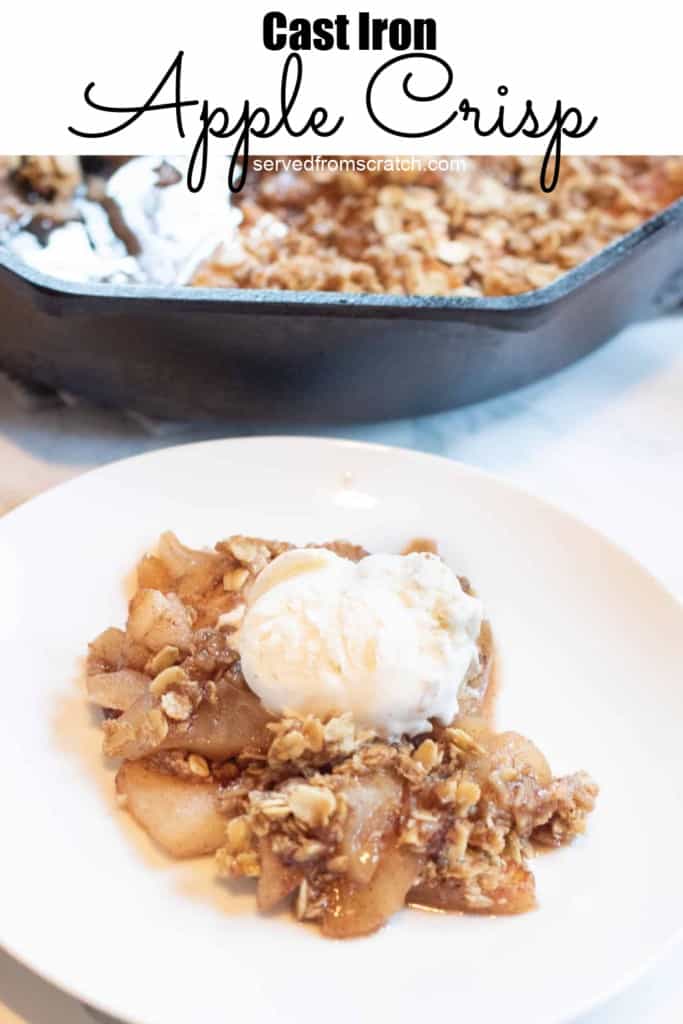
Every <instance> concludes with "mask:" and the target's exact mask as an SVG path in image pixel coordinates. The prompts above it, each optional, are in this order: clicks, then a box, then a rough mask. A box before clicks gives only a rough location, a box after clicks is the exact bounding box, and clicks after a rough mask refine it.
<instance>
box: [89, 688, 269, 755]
mask: <svg viewBox="0 0 683 1024" xmlns="http://www.w3.org/2000/svg"><path fill="white" fill-rule="evenodd" d="M215 688H216V690H215V701H212V700H211V699H209V698H208V697H206V696H205V697H204V698H203V699H202V701H201V703H200V704H199V707H198V708H197V710H196V711H194V712H192V714H191V715H190V716H189V718H187V719H186V720H184V721H174V720H173V719H169V718H168V717H167V716H166V715H165V714H164V712H163V710H162V704H161V699H160V698H159V697H158V696H156V695H155V694H153V693H151V692H150V691H149V690H148V691H147V692H145V693H144V694H143V695H142V696H141V697H140V698H139V699H138V700H136V701H135V703H134V704H133V705H131V707H129V708H128V710H127V711H125V712H124V714H122V715H121V716H120V717H119V718H115V719H112V720H110V721H108V722H105V723H104V752H105V754H107V755H108V756H109V757H123V758H126V759H127V760H137V759H138V758H141V757H147V756H148V755H149V754H153V753H156V751H158V750H183V751H186V752H187V753H193V754H201V755H202V757H207V758H209V759H211V760H219V761H225V760H227V759H228V758H230V757H234V756H235V754H239V753H240V752H241V751H242V750H244V748H245V747H251V748H254V749H256V750H259V751H263V750H266V749H267V748H268V745H269V743H270V740H271V739H272V737H271V735H270V733H269V732H268V730H267V729H266V725H267V723H268V722H269V721H271V718H270V716H269V715H268V713H267V712H266V710H265V709H264V707H263V705H262V704H261V702H260V701H259V699H258V697H256V695H255V694H253V693H252V692H251V691H250V690H247V689H246V688H244V687H241V686H239V685H237V684H236V683H234V682H232V681H231V680H229V679H222V680H219V681H218V682H217V683H216V684H215Z"/></svg>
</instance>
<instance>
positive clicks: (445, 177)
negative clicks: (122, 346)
mask: <svg viewBox="0 0 683 1024" xmlns="http://www.w3.org/2000/svg"><path fill="white" fill-rule="evenodd" d="M539 164H540V158H536V157H507V156H505V157H503V156H496V157H472V158H470V159H469V160H468V161H467V169H466V171H465V172H464V173H456V172H450V173H447V172H436V171H428V170H423V171H420V170H415V171H410V172H398V171H397V172H362V173H361V172H357V171H356V172H339V173H334V172H331V171H318V172H300V173H297V174H294V173H292V172H285V171H279V172H272V173H261V174H260V175H258V174H256V173H255V172H254V171H251V172H250V175H249V178H248V181H247V184H246V186H245V188H244V190H243V191H242V192H241V193H240V194H239V195H237V196H236V197H235V198H234V202H235V203H236V205H237V206H239V208H240V210H241V212H242V215H243V221H242V224H241V225H240V227H239V229H238V232H237V236H236V238H235V239H234V240H232V241H230V242H228V241H227V240H226V242H225V243H224V244H223V245H222V246H221V247H219V249H218V250H217V251H216V252H215V253H214V255H213V256H212V257H211V258H210V259H209V260H207V261H206V262H205V263H204V264H203V265H202V266H201V267H200V268H199V270H198V272H197V274H196V275H195V278H194V280H193V284H195V285H197V286H202V287H226V288H276V289H289V290H297V291H343V292H367V293H388V294H395V295H462V296H494V295H516V294H518V293H520V292H527V291H531V290H533V289H536V288H542V287H543V286H544V285H547V284H550V283H551V282H552V281H554V280H555V279H556V278H557V277H559V276H560V275H561V274H563V273H565V271H567V270H569V269H571V268H572V267H575V266H577V265H578V264H579V263H582V262H584V261H585V260H586V259H588V258H589V257H590V256H593V255H595V254H596V253H597V252H599V251H600V250H601V249H603V248H604V247H605V246H606V245H609V243H610V242H613V241H615V240H616V239H617V238H619V237H621V236H622V235H625V234H626V233H627V232H629V231H631V230H633V228H635V227H637V226H638V225H639V224H641V223H643V221H645V220H647V219H648V218H649V217H651V216H652V215H653V214H655V213H657V212H658V211H659V210H661V209H663V208H664V207H665V206H668V205H669V204H670V203H672V202H674V201H675V200H676V199H678V198H680V197H681V196H683V157H680V156H677V157H673V156H672V157H655V156H595V157H576V156H575V157H568V156H565V157H564V158H563V166H562V174H561V176H560V181H559V184H558V186H557V188H556V189H555V190H554V191H553V192H552V193H550V194H547V195H546V194H544V193H543V192H541V191H540V189H539V185H538V178H539Z"/></svg>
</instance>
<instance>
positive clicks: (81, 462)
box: [0, 317, 683, 1024]
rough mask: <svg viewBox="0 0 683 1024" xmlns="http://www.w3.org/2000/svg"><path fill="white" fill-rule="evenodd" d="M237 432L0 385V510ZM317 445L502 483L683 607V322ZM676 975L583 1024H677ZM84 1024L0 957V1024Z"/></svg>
mask: <svg viewBox="0 0 683 1024" xmlns="http://www.w3.org/2000/svg"><path fill="white" fill-rule="evenodd" d="M239 432H240V431H230V430H229V429H226V428H224V429H223V430H207V429H197V428H194V429H192V428H190V427H183V426H182V425H176V426H171V427H166V428H165V429H164V430H162V431H158V432H156V433H150V432H149V430H147V429H145V428H144V427H143V426H142V425H140V424H139V423H137V422H135V421H134V420H131V419H130V418H129V417H125V416H124V415H119V414H114V413H107V412H103V411H100V410H95V409H88V408H85V407H83V406H80V405H79V406H76V407H74V408H68V407H67V408H42V409H35V408H32V409H31V408H24V407H22V404H21V403H20V402H19V403H18V402H17V400H16V396H15V395H14V393H13V389H12V388H11V387H10V386H9V385H8V384H6V383H5V382H2V381H0V510H2V509H3V508H7V507H10V506H11V505H13V504H16V503H18V502H19V501H22V500H24V499H26V498H28V497H30V496H31V495H32V494H35V493H37V492H38V491H40V490H42V489H44V488H46V487H49V486H51V485H52V484H54V483H56V482H58V481H59V480H62V479H66V478H67V477H69V476H73V475H74V474H76V473H80V472H82V471H83V470H85V469H87V468H89V467H91V466H96V465H99V464H101V463H104V462H108V461H111V460H112V459H116V458H122V457H124V456H127V455H131V454H135V453H138V452H141V451H148V450H150V449H153V448H156V447H162V446H165V445H168V444H175V443H180V442H185V441H189V440H196V439H200V438H204V437H213V436H221V435H224V434H226V433H239ZM280 432H286V431H280ZM317 433H321V434H329V435H335V436H336V435H339V436H345V437H353V438H358V439H363V440H371V441H382V442H385V443H387V444H396V445H404V446H406V447H411V448H417V449H419V450H421V451H427V452H432V453H438V454H442V455H446V456H449V457H451V458H455V459H460V460H462V461H464V462H469V463H472V464H474V465H477V466H481V467H482V468H485V469H488V470H491V471H493V472H495V473H499V474H501V475H503V476H506V477H508V478H509V479H511V480H513V481H515V482H516V483H518V484H520V485H522V486H523V487H525V488H526V489H527V490H529V491H533V492H534V493H536V494H538V495H540V496H542V497H544V498H546V499H548V500H550V501H553V502H555V503H556V504H559V505H561V506H563V507H564V508H566V509H567V510H568V511H570V512H573V513H574V514H575V515H577V516H579V517H581V518H582V519H584V520H585V521H586V522H588V523H590V524H591V525H592V526H594V527H596V528H597V529H599V530H601V531H602V532H603V533H605V534H607V535H608V536H610V537H611V538H612V539H613V540H615V541H616V542H617V543H619V544H620V545H621V546H622V547H624V548H625V549H627V550H628V551H629V552H631V553H632V554H633V555H634V556H636V557H637V558H638V559H639V560H640V561H641V562H643V563H644V565H646V566H647V567H648V568H649V569H650V570H651V571H652V572H653V573H654V574H655V575H657V576H659V577H660V579H661V580H662V581H663V582H664V583H665V584H666V585H667V586H668V587H669V588H670V590H672V591H673V592H674V593H676V594H677V595H678V596H679V598H681V599H682V600H683V544H682V542H681V523H683V317H677V318H676V317H671V318H667V319H662V320H658V321H653V322H651V323H648V324H644V325H640V326H638V327H634V328H630V329H629V330H628V331H625V332H624V333H623V334H621V335H620V336H619V337H618V338H616V339H614V340H613V341H612V342H610V344H609V345H607V346H605V347H604V348H603V349H601V350H600V351H599V352H597V353H595V354H594V355H592V356H590V357H588V358H587V359H585V360H584V361H583V362H582V363H580V364H578V365H576V366H574V367H571V368H570V369H568V370H565V371H563V372H562V373H561V374H558V375H557V376H555V377H553V378H551V379H550V380H546V381H542V382H540V383H538V384H535V385H532V386H531V387H528V388H526V389H524V390H522V391H518V392H515V393H514V394H512V395H509V396H505V397H502V398H499V399H494V400H492V401H489V402H485V403H482V404H480V405H478V406H474V407H472V408H469V409H463V410H458V411H455V412H452V413H443V414H440V415H438V416H431V417H425V418H423V419H420V420H409V421H400V422H395V423H390V424H382V425H368V426H358V427H354V428H348V427H346V428H344V429H343V430H336V429H334V428H330V427H327V428H321V429H320V430H319V431H317ZM682 968H683V948H679V949H677V950H673V951H672V952H670V953H669V954H668V955H667V957H666V958H665V959H664V960H663V961H662V962H661V963H660V964H659V965H657V966H655V967H654V968H652V969H651V970H650V971H649V972H648V974H647V975H646V976H645V977H644V978H643V979H642V980H641V981H640V982H638V983H637V984H636V985H634V986H633V987H632V988H631V989H630V990H628V991H627V992H625V993H624V994H622V995H621V996H619V997H618V998H617V999H616V1000H612V1001H611V1002H610V1003H609V1004H607V1005H606V1006H604V1007H603V1008H602V1009H600V1010H599V1011H596V1012H594V1013H593V1014H591V1015H589V1016H588V1017H586V1018H584V1019H583V1021H582V1024H607V1022H619V1024H636V1022H638V1024H640V1022H642V1021H644V1020H647V1021H648V1022H650V1024H673V1022H679V1021H680V1020H681V1019H683V970H682ZM88 1019H89V1018H88V1017H87V1016H86V1015H85V1013H84V1011H83V1010H82V1009H81V1008H80V1007H79V1006H78V1005H77V1004H76V1003H75V1002H73V1001H72V1000H70V999H68V998H67V997H65V996H63V995H62V994H61V993H58V992H56V991H55V990H54V989H51V988H50V987H49V986H48V985H46V984H45V983H44V982H41V981H39V980H38V979H36V978H34V977H33V976H32V975H31V974H30V973H29V972H28V971H25V970H24V969H23V968H20V967H19V966H18V965H16V964H14V962H13V961H11V959H10V958H9V957H7V956H4V955H2V954H0V1024H22V1022H25V1024H86V1021H87V1020H88ZM188 1024H190V1022H188ZM206 1024H209V1022H206Z"/></svg>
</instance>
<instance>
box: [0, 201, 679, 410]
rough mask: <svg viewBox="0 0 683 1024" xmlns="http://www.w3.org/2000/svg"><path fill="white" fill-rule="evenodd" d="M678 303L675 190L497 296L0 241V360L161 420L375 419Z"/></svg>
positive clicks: (506, 377) (584, 349) (479, 392)
mask: <svg viewBox="0 0 683 1024" xmlns="http://www.w3.org/2000/svg"><path fill="white" fill-rule="evenodd" d="M682 300H683V200H679V201H678V202H676V203H675V204H673V205H672V206H670V207H669V208H668V209H666V210H664V211H663V212H661V213H659V214H658V215H657V216H655V217H653V218H651V219H650V220H648V221H647V222H646V223H645V224H643V225H641V226H640V227H639V228H637V229H636V230H635V231H633V232H631V233H630V234H628V235H626V236H625V237H624V238H623V239H620V240H619V241H617V242H615V243H614V244H612V245H610V246H609V247H608V248H606V249H604V250H603V251H602V252H601V253H599V254H598V255H597V256H595V257H594V258H593V259H591V260H588V261H587V262H586V263H583V264H582V265H581V266H579V267H577V268H575V269H574V270H571V271H570V272H569V273H567V274H565V275H564V276H563V277H562V278H560V279H559V280H558V281H555V282H554V283H553V284H551V285H549V286H547V287H545V288H542V289H540V290H538V291H535V292H529V293H526V294H524V295H517V296H512V297H505V298H483V299H478V298H477V299H473V298H455V297H454V298H429V297H416V296H413V297H403V296H395V295H386V296H376V295H352V294H343V293H327V292H284V291H252V290H237V289H235V290H232V289H218V288H201V289H197V288H168V287H164V288H160V287H148V286H142V285H140V286H135V287H130V286H119V285H101V284H100V285H98V284H88V285H81V284H72V283H70V282H66V281H61V280H59V279H57V278H54V277H48V276H46V275H43V274H41V273H40V272H38V271H36V270H33V269H30V268H28V267H27V266H25V265H24V264H23V263H21V261H19V260H18V259H16V258H15V257H14V256H12V255H10V254H9V253H7V252H4V251H2V250H1V249H0V368H2V369H5V370H7V371H9V372H11V373H13V374H14V375H16V376H18V377H20V378H23V379H26V380H30V381H32V382H35V383H39V384H43V385H46V386H48V387H50V388H55V389H60V390H66V391H70V392H72V393H75V394H81V395H85V396H87V397H89V398H91V399H93V400H95V401H97V402H100V403H102V404H105V405H111V406H123V407H127V408H132V409H136V410H138V411H140V412H144V413H147V414H148V415H152V416H157V417H164V418H183V419H214V420H215V419H224V420H242V421H249V420H251V421H254V422H255V421H258V422H259V423H272V424H276V423H278V422H282V421H287V422H289V423H291V422H300V423H324V422H326V421H328V422H336V423H341V422H351V421H362V420H379V419H388V418H392V417H403V416H416V415H419V414H422V413H429V412H436V411H439V410H442V409H448V408H453V407H455V406H459V405H465V404H468V403H470V402H476V401H479V400H480V399H483V398H490V397H492V396H493V395H497V394H500V393H501V392H504V391H508V390H511V389H512V388H516V387H519V386H521V385H523V384H527V383H530V382H531V381H533V380H536V379H537V378H539V377H542V376H543V375H545V374H548V373H553V372H554V371H556V370H559V369H560V368H561V367H564V366H567V365H568V364H569V363H571V362H573V361H574V360H576V359H579V358H580V357H581V356H584V355H586V353H588V352H590V351H592V350H593V349H595V348H597V346H599V345H601V344H602V343H603V342H604V341H606V340H607V339H608V338H610V337H611V336H612V335H613V334H615V333H616V332H617V331H618V330H620V329H621V328H622V327H624V326H625V325H626V324H629V323H632V322H634V321H636V320H641V319H645V318H646V317H650V316H653V315H655V314H657V313H659V312H662V311H664V310H666V309H670V308H672V307H674V306H676V305H678V304H679V303H680V302H681V301H682Z"/></svg>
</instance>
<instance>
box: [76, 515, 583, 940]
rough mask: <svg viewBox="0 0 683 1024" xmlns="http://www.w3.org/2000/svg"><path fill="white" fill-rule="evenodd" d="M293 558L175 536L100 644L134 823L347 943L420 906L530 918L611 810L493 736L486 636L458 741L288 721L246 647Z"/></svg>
mask: <svg viewBox="0 0 683 1024" xmlns="http://www.w3.org/2000/svg"><path fill="white" fill-rule="evenodd" d="M310 547H311V548H312V549H318V548H325V549H327V550H328V551H332V552H333V553H334V554H335V555H338V556H340V558H342V559H348V560H350V561H352V562H354V563H358V564H359V565H360V563H362V562H363V560H364V559H365V558H366V557H367V555H368V553H367V552H366V551H365V550H364V549H363V548H362V547H359V546H357V545H355V544H351V543H348V542H340V541H337V542H333V543H331V544H327V545H311V546H310ZM416 547H417V548H418V550H424V549H425V547H427V549H428V550H432V551H433V550H434V546H433V545H432V544H431V542H429V543H428V544H425V542H420V543H419V544H418V545H413V546H411V547H410V548H409V549H408V550H410V551H411V552H414V551H415V549H416ZM291 548H292V546H291V545H289V544H285V543H281V542H274V541H268V540H263V539H258V538H252V537H246V536H232V537H229V538H228V539H226V540H223V541H220V542H219V543H218V544H216V546H215V549H214V550H213V551H197V550H191V549H189V548H186V547H184V546H183V545H182V544H181V543H180V542H179V541H178V539H177V538H176V537H175V536H174V535H173V534H170V533H167V534H164V535H163V536H162V537H161V539H160V542H159V547H158V551H157V553H156V554H152V555H147V556H145V557H144V558H143V559H142V561H141V562H140V564H139V565H138V570H137V589H136V592H135V594H134V596H133V598H132V600H131V601H130V605H129V613H128V620H127V623H126V628H125V630H120V629H116V628H110V629H107V630H105V631H104V632H103V633H102V634H101V635H100V636H98V637H97V638H96V639H95V640H94V641H93V642H92V644H91V645H90V649H89V657H88V663H87V689H88V695H89V698H90V700H91V701H93V702H94V703H95V704H97V705H99V706H100V707H101V708H102V709H103V722H102V727H103V731H104V752H105V754H106V755H107V756H109V757H114V758H118V759H121V765H120V767H119V769H118V772H117V776H116V789H117V792H118V795H119V799H120V802H121V804H122V806H125V807H126V808H127V809H128V810H129V811H130V813H131V815H132V816H133V818H135V820H136V821H137V822H138V823H139V824H140V825H141V826H142V828H143V829H145V830H146V831H147V833H148V834H149V835H150V836H151V838H152V839H153V840H155V841H156V842H157V843H158V844H159V845H160V846H161V847H162V848H163V849H164V850H165V851H167V852H168V853H169V854H170V855H171V856H174V857H195V856H200V855H205V854H214V855H215V857H216V863H217V869H218V873H219V874H220V875H221V876H223V877H225V878H227V879H235V878H253V879H255V884H256V897H257V901H258V906H259V908H260V909H261V910H262V911H270V910H273V909H275V908H277V907H279V906H280V905H282V904H285V903H287V902H289V903H290V904H291V905H292V907H293V910H294V913H295V915H296V917H297V918H299V919H300V920H304V921H313V922H316V923H318V924H319V925H320V927H321V930H322V932H323V933H324V934H325V935H327V936H331V937H339V938H341V937H351V936H356V935H362V934H367V933H370V932H372V931H375V930H376V929H377V928H379V927H380V926H381V925H382V924H383V923H384V922H385V921H386V920H387V919H388V918H389V917H390V916H391V915H392V914H393V913H394V912H395V911H397V910H399V909H400V908H401V907H402V906H404V905H405V904H406V903H407V904H414V905H418V906H423V907H431V908H439V909H442V910H459V911H467V912H472V913H495V914H500V913H519V912H522V911H526V910H529V909H531V908H532V907H534V905H535V888H534V878H533V875H532V873H531V870H530V867H529V861H530V859H531V857H532V856H533V853H534V851H535V849H537V848H538V847H548V846H559V845H561V844H564V843H568V842H570V841H571V840H572V839H573V838H574V837H575V836H577V835H579V834H581V833H582V832H583V831H584V829H585V825H586V819H587V816H588V814H589V813H590V811H591V810H592V809H593V806H594V803H595V799H596V796H597V792H598V790H597V786H596V784H595V783H594V782H593V781H592V779H591V778H590V777H589V776H588V775H587V774H586V773H584V772H578V773H576V774H573V775H569V776H564V777H560V778H558V777H554V776H553V774H552V772H551V770H550V768H549V766H548V762H547V761H546V759H545V757H544V756H543V754H542V753H541V752H540V751H539V750H538V748H537V747H536V746H534V744H533V743H531V742H530V741H529V740H527V739H525V738H524V737H523V736H521V735H519V734H518V733H514V732H497V731H496V730H495V729H494V727H493V724H492V709H493V707H492V706H493V698H494V696H495V685H494V661H495V658H494V644H493V638H492V633H491V629H490V627H489V624H488V622H486V621H484V622H483V623H482V625H481V628H480V631H479V635H478V639H477V644H476V646H477V649H478V657H477V659H476V663H474V664H473V665H472V666H471V668H470V670H468V672H467V674H466V676H465V678H464V679H463V682H462V684H461V685H460V688H459V692H458V708H459V710H458V714H457V715H456V717H455V718H454V720H453V721H451V722H450V723H448V724H442V723H440V722H439V721H437V720H433V721H432V723H431V729H430V730H429V731H427V732H424V733H422V734H420V735H416V736H410V737H407V736H401V737H399V738H397V739H393V740H392V739H387V738H385V737H383V736H381V735H378V733H377V732H375V731H373V730H372V729H369V728H364V727H362V726H361V725H359V724H358V722H357V721H355V720H354V717H353V715H352V714H351V713H349V712H345V713H343V712H331V713H330V714H328V715H320V716H318V715H313V714H303V713H296V712H294V711H292V712H289V711H288V712H285V713H283V714H280V715H276V714H273V713H271V712H269V711H268V710H267V709H266V708H265V707H264V706H263V705H262V704H261V702H260V701H259V699H258V697H257V696H256V694H255V693H254V692H253V691H252V690H251V689H250V688H249V687H248V685H247V683H246V680H245V678H244V674H243V672H242V667H241V662H240V653H239V632H240V626H241V624H242V622H243V619H244V617H245V609H246V602H247V599H248V596H249V593H250V588H252V587H254V584H255V581H257V580H258V578H259V576H260V574H261V573H262V572H263V571H264V569H265V568H266V567H268V566H269V565H270V564H271V563H272V562H273V560H274V559H276V558H277V557H278V556H279V555H282V554H283V553H284V552H286V551H289V550H291ZM406 557H414V555H406ZM428 557H430V558H434V557H435V555H434V554H431V555H429V556H428ZM344 564H346V563H344ZM440 564H442V563H440ZM460 587H461V588H462V591H463V592H464V593H465V594H468V595H471V594H472V589H471V587H470V585H469V582H468V581H467V580H466V579H464V578H460ZM465 600H467V598H465Z"/></svg>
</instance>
